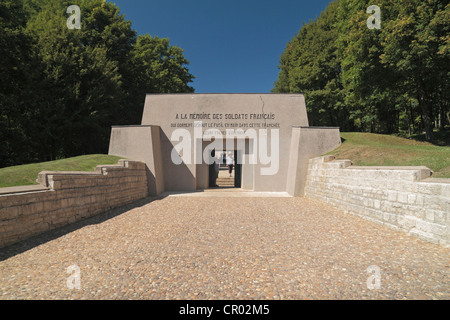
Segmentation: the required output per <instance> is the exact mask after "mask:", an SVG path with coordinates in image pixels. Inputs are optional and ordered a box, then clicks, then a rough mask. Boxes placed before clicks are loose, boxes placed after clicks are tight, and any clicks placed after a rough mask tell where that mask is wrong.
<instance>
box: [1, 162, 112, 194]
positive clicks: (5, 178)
mask: <svg viewBox="0 0 450 320" xmlns="http://www.w3.org/2000/svg"><path fill="white" fill-rule="evenodd" d="M119 159H121V157H116V156H109V155H102V154H93V155H85V156H79V157H74V158H67V159H62V160H56V161H49V162H42V163H33V164H26V165H21V166H14V167H8V168H1V169H0V188H4V187H16V186H25V185H34V184H37V182H36V179H37V176H38V173H39V172H41V171H94V170H95V167H96V166H97V165H103V164H117V161H118V160H119Z"/></svg>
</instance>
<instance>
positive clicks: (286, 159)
mask: <svg viewBox="0 0 450 320" xmlns="http://www.w3.org/2000/svg"><path fill="white" fill-rule="evenodd" d="M340 144H341V139H340V134H339V128H324V127H310V126H309V123H308V115H307V112H306V106H305V99H304V96H303V95H302V94H149V95H147V96H146V100H145V106H144V112H143V116H142V123H141V125H136V126H114V127H113V128H112V131H111V140H110V146H109V154H110V155H117V156H122V157H126V158H129V159H132V160H140V161H143V162H145V163H146V167H147V180H148V187H149V193H150V194H152V195H157V194H161V193H162V192H165V191H186V192H189V191H195V190H204V189H208V188H210V187H213V186H215V179H216V178H217V175H216V174H215V171H214V170H216V169H215V168H217V164H216V162H217V159H218V155H219V154H218V152H220V153H221V154H227V155H228V154H231V155H232V156H233V158H234V163H235V167H234V187H236V188H241V189H243V190H247V191H264V192H287V193H288V194H290V195H292V196H303V193H304V185H305V180H306V173H307V167H308V161H309V159H311V158H313V157H317V156H320V155H322V154H324V153H327V152H329V151H332V150H333V149H335V148H336V147H338V146H339V145H340Z"/></svg>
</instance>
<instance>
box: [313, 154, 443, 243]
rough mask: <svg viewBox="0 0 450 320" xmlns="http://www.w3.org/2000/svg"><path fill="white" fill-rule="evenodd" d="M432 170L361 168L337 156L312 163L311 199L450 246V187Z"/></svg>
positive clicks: (420, 168)
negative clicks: (434, 174)
mask: <svg viewBox="0 0 450 320" xmlns="http://www.w3.org/2000/svg"><path fill="white" fill-rule="evenodd" d="M431 174H432V171H431V170H430V169H428V168H427V167H358V166H353V165H352V163H351V161H350V160H335V158H334V157H333V156H325V157H319V158H314V159H311V160H310V161H309V167H308V174H307V178H306V187H305V196H306V197H309V198H315V199H319V200H322V201H325V202H327V203H330V204H332V205H334V206H335V207H337V208H339V209H341V210H344V211H346V212H348V213H352V214H356V215H358V216H361V217H363V218H365V219H368V220H371V221H375V222H378V223H382V224H384V225H386V226H388V227H392V228H395V229H399V230H403V231H406V232H407V233H409V234H410V235H413V236H417V237H419V238H421V239H423V240H426V241H428V242H432V243H435V244H439V245H443V246H446V247H449V246H450V183H449V181H448V179H430V176H431Z"/></svg>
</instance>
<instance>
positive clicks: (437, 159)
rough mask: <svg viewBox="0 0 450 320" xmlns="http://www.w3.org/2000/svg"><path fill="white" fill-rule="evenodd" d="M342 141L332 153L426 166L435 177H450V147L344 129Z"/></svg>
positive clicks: (357, 161) (362, 162) (361, 161)
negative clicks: (345, 130)
mask: <svg viewBox="0 0 450 320" xmlns="http://www.w3.org/2000/svg"><path fill="white" fill-rule="evenodd" d="M341 137H342V139H343V143H342V145H341V146H340V147H339V148H337V149H336V150H334V151H332V152H329V153H328V154H329V155H334V156H336V159H349V160H351V161H352V162H353V163H354V165H357V166H426V167H428V168H430V169H431V170H433V171H434V173H433V177H434V178H450V147H449V146H448V141H447V142H446V141H440V143H439V144H440V145H435V144H431V143H428V142H423V141H417V140H413V139H406V138H401V137H397V136H391V135H382V134H372V133H356V132H341Z"/></svg>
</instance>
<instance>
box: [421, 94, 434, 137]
mask: <svg viewBox="0 0 450 320" xmlns="http://www.w3.org/2000/svg"><path fill="white" fill-rule="evenodd" d="M420 110H421V111H422V118H423V126H424V128H425V138H426V139H427V141H431V140H432V139H433V122H432V121H431V115H430V112H429V108H428V102H427V101H426V100H425V99H423V98H421V99H420Z"/></svg>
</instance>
